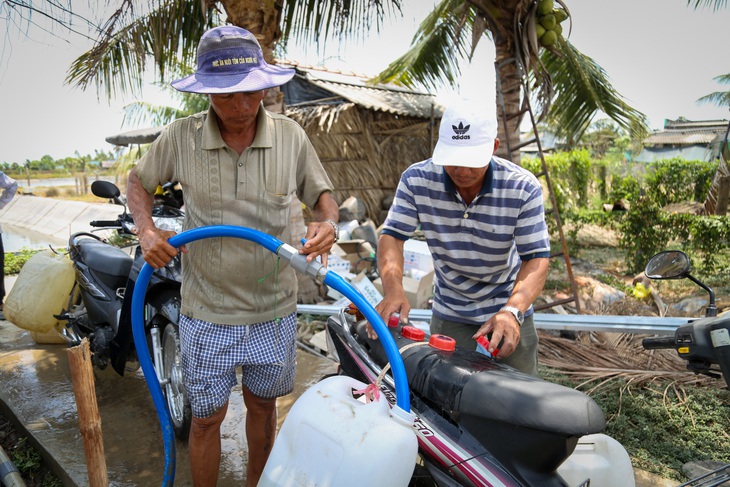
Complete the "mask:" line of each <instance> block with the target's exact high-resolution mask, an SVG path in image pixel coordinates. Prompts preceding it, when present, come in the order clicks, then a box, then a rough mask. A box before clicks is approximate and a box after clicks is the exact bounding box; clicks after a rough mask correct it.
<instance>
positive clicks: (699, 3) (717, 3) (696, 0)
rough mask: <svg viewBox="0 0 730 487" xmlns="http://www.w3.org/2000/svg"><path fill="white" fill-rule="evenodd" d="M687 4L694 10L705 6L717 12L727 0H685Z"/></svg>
mask: <svg viewBox="0 0 730 487" xmlns="http://www.w3.org/2000/svg"><path fill="white" fill-rule="evenodd" d="M687 5H689V6H691V7H692V8H694V9H695V10H697V9H698V8H704V7H707V8H711V9H712V10H714V11H715V12H717V11H718V10H720V9H723V8H725V7H726V6H727V0H687Z"/></svg>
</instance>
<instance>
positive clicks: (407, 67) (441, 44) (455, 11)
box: [373, 0, 489, 88]
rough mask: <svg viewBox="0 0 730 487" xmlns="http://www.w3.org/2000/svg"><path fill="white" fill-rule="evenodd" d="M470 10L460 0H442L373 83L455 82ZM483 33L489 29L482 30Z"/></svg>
mask: <svg viewBox="0 0 730 487" xmlns="http://www.w3.org/2000/svg"><path fill="white" fill-rule="evenodd" d="M474 19H475V16H474V11H473V9H472V8H471V7H470V6H469V5H468V3H467V2H464V1H463V0H442V2H441V3H439V4H438V5H437V6H436V8H435V9H434V10H433V11H432V12H431V13H430V14H429V15H428V16H427V17H426V18H425V19H424V20H423V22H422V23H421V25H420V26H419V28H418V32H417V33H416V35H415V36H414V38H413V40H412V41H411V47H410V49H409V50H408V51H407V52H406V53H405V54H403V55H402V56H401V57H399V58H398V59H396V60H395V61H393V62H392V63H390V65H388V67H387V68H386V69H385V70H384V71H383V72H382V73H380V74H379V75H378V76H377V77H376V78H375V79H374V80H373V82H376V83H388V82H391V83H397V84H401V85H404V86H408V87H414V86H415V85H417V84H421V85H423V86H427V87H431V88H435V87H437V86H439V85H440V84H442V83H444V82H446V83H448V84H449V85H450V86H455V85H456V80H457V78H458V76H459V60H461V59H466V58H467V56H468V53H469V52H470V48H471V46H472V43H473V40H472V36H471V29H472V25H473V24H474ZM483 32H484V33H485V35H487V34H488V33H489V31H483Z"/></svg>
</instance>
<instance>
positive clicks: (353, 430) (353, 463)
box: [258, 376, 418, 487]
mask: <svg viewBox="0 0 730 487" xmlns="http://www.w3.org/2000/svg"><path fill="white" fill-rule="evenodd" d="M366 387H367V384H363V383H362V382H360V381H358V380H355V379H352V378H351V377H346V376H334V377H328V378H326V379H323V380H322V381H320V382H318V383H317V384H315V385H313V386H312V387H310V388H309V389H308V390H307V391H305V392H304V394H302V395H301V396H300V397H299V399H297V401H296V402H295V403H294V405H293V406H292V408H291V410H290V411H289V414H288V415H287V417H286V420H284V424H283V425H282V427H281V431H279V434H278V436H277V437H276V441H275V442H274V447H273V448H272V450H271V455H270V456H269V460H268V461H267V462H266V466H265V467H264V471H263V475H262V476H261V479H260V480H259V483H258V486H259V487H269V486H279V487H294V486H296V487H314V486H316V487H327V486H331V487H373V486H378V487H405V486H407V485H408V482H409V480H410V478H411V476H412V475H413V469H414V468H415V464H416V460H417V456H418V441H417V439H416V434H415V432H414V430H413V420H414V419H415V416H414V415H413V414H412V413H410V412H405V411H403V410H402V409H400V408H399V407H394V408H393V409H392V410H391V409H390V406H389V404H388V401H387V399H385V397H384V396H383V395H382V394H381V395H380V399H379V400H376V401H372V402H370V403H365V402H364V401H362V400H358V399H355V398H354V397H353V395H352V393H353V390H363V389H365V388H366ZM391 412H392V414H391Z"/></svg>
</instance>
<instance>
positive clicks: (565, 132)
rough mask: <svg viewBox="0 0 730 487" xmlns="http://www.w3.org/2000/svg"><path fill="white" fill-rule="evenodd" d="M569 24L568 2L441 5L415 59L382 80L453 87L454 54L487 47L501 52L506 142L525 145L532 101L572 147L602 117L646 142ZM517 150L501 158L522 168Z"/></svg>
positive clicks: (410, 56) (420, 36)
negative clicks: (523, 128) (566, 29)
mask: <svg viewBox="0 0 730 487" xmlns="http://www.w3.org/2000/svg"><path fill="white" fill-rule="evenodd" d="M547 17H551V18H547ZM565 20H567V21H568V22H566V23H567V24H569V23H570V21H571V19H570V12H569V10H568V7H567V5H566V4H565V2H563V1H562V0H556V1H555V2H554V1H553V0H441V2H440V3H439V4H438V5H437V7H436V9H434V10H433V12H431V13H430V14H429V16H428V17H427V18H426V19H425V20H424V21H423V22H422V23H421V25H420V27H419V30H418V32H417V33H416V35H415V37H414V38H413V41H412V43H411V48H410V49H409V51H408V52H406V53H405V54H403V55H402V56H401V57H399V58H398V59H396V60H395V61H393V62H392V63H391V64H390V66H389V67H388V68H387V69H386V70H385V71H384V72H383V73H381V74H380V76H379V77H378V80H379V81H390V82H400V83H403V84H405V85H412V84H413V83H420V84H425V85H427V86H435V85H436V84H437V83H439V82H441V80H448V81H450V82H453V81H454V80H455V79H457V76H458V66H459V64H458V62H457V60H456V59H457V58H456V57H455V56H454V54H456V55H457V56H459V57H461V58H464V57H469V56H470V55H471V53H473V52H474V49H475V47H476V45H477V43H478V42H480V41H482V40H484V39H487V41H489V42H493V43H494V46H495V53H496V56H495V69H496V71H497V72H496V74H497V80H498V87H497V110H498V115H499V120H500V137H501V138H502V139H503V140H505V136H506V139H507V140H508V141H510V140H511V141H513V142H516V141H519V140H520V132H519V131H520V125H521V123H522V121H523V118H524V117H525V116H530V112H528V111H526V109H527V105H526V102H527V101H529V102H530V106H531V107H532V109H533V110H532V112H533V113H532V115H534V118H535V122H536V123H537V122H539V121H541V120H545V121H548V122H549V123H550V125H551V126H552V127H555V128H556V129H557V132H558V135H559V136H562V137H564V138H566V139H567V140H577V139H578V138H580V135H582V134H583V132H584V131H585V130H586V129H587V128H588V126H589V124H590V122H591V119H592V118H593V117H594V115H596V114H597V113H598V112H603V113H605V114H606V115H607V116H608V117H609V118H611V119H612V120H613V121H614V122H616V123H617V124H618V125H619V126H620V127H621V128H623V129H625V130H627V131H628V132H630V133H631V134H632V135H633V136H634V137H637V138H641V137H642V136H643V135H644V134H645V133H646V130H647V125H646V117H645V116H644V115H643V114H642V113H640V112H639V111H638V110H636V109H634V108H632V107H631V106H629V105H628V104H627V103H626V102H625V101H624V100H623V99H622V97H621V96H620V95H619V93H618V92H616V90H615V89H614V88H613V87H612V86H611V84H610V82H609V81H608V78H607V76H606V73H605V72H604V71H603V69H602V68H601V67H600V66H599V65H598V64H597V63H596V62H595V61H593V60H592V59H591V58H590V57H588V56H586V55H585V54H583V53H581V52H580V51H578V50H577V49H576V48H575V47H574V46H573V45H572V44H571V43H570V42H569V41H568V39H567V38H566V37H565V36H563V32H562V30H563V27H562V25H561V22H563V21H565ZM548 21H550V22H548ZM548 36H552V37H551V38H548ZM512 145H513V148H512V150H511V151H510V150H508V149H507V147H505V148H504V149H505V150H504V151H502V153H503V154H505V153H506V152H512V153H511V154H507V156H508V157H509V158H511V159H512V160H513V161H515V162H518V161H519V151H518V150H516V149H515V147H516V144H514V143H513V144H512Z"/></svg>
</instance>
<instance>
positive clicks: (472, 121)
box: [432, 100, 497, 167]
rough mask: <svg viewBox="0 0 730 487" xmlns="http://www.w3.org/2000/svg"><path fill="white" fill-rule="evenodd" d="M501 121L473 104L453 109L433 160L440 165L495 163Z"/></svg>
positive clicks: (448, 112)
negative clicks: (496, 139)
mask: <svg viewBox="0 0 730 487" xmlns="http://www.w3.org/2000/svg"><path fill="white" fill-rule="evenodd" d="M496 137H497V119H496V118H495V116H494V114H492V113H491V112H490V111H489V110H488V109H485V108H484V107H483V106H479V104H478V103H474V102H473V101H468V100H461V101H459V102H457V103H455V104H453V105H451V106H449V107H448V108H447V109H446V111H445V112H444V115H443V117H442V118H441V126H440V127H439V140H438V142H437V143H436V148H435V149H434V151H433V157H432V160H433V162H434V164H437V165H439V166H463V167H484V166H486V165H487V164H489V161H490V160H492V155H493V153H494V139H495V138H496Z"/></svg>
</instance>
